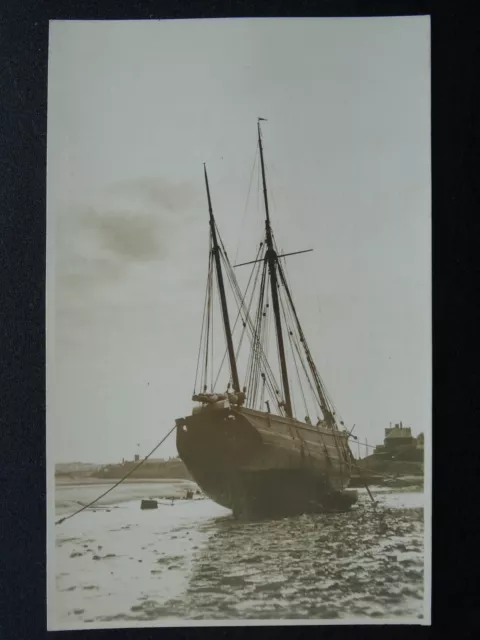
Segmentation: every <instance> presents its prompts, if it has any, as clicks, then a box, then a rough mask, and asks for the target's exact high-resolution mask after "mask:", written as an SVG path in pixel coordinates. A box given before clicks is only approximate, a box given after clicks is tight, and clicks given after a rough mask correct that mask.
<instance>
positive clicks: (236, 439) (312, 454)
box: [177, 403, 356, 517]
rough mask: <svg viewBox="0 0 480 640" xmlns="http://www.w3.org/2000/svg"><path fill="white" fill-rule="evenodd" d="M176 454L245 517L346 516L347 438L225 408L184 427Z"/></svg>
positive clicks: (350, 495)
mask: <svg viewBox="0 0 480 640" xmlns="http://www.w3.org/2000/svg"><path fill="white" fill-rule="evenodd" d="M177 449H178V452H179V455H180V457H181V459H182V460H183V462H184V463H185V465H186V466H187V468H188V470H189V472H190V473H191V475H192V477H193V478H194V479H195V481H196V482H197V483H198V485H199V486H200V487H201V489H202V490H203V491H204V493H205V494H206V495H207V496H209V497H210V498H211V499H212V500H214V501H215V502H217V503H218V504H221V505H222V506H224V507H226V508H229V509H231V510H232V511H233V512H234V514H235V515H237V516H238V517H272V516H285V515H295V514H299V513H312V512H321V511H332V510H347V509H348V508H350V506H351V505H352V504H353V503H354V502H356V493H355V492H354V491H346V489H347V488H348V484H349V481H350V475H351V467H350V464H349V463H348V462H347V460H349V459H350V457H349V455H348V450H347V439H346V436H345V435H343V434H341V433H338V432H333V431H330V430H327V429H316V428H313V427H311V426H309V425H306V424H303V423H300V422H298V421H296V420H292V419H288V418H283V417H280V416H275V415H271V414H266V413H262V412H259V411H253V410H250V409H245V408H235V409H231V408H224V407H223V404H222V403H218V404H216V405H210V406H209V407H207V408H205V409H203V410H202V411H199V412H198V413H195V414H194V415H192V416H189V417H187V418H182V419H181V420H178V421H177Z"/></svg>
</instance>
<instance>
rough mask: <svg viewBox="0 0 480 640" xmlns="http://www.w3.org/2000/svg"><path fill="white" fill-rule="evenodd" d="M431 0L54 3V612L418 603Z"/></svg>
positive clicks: (197, 614) (301, 617)
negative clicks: (288, 7)
mask: <svg viewBox="0 0 480 640" xmlns="http://www.w3.org/2000/svg"><path fill="white" fill-rule="evenodd" d="M430 131H431V130H430V18H429V17H428V16H415V17H414V16H412V17H408V16H407V17H385V18H379V17H375V18H328V19H327V18H311V19H303V18H302V19H299V18H297V19H290V18H288V19H283V18H282V19H279V18H278V19H277V18H269V19H266V18H265V19H264V18H262V19H221V20H220V19H215V20H214V19H212V20H138V21H130V20H125V21H114V20H111V21H107V20H105V21H75V20H72V21H52V22H50V28H49V61H48V136H47V291H46V309H47V312H46V334H47V345H46V349H47V352H46V353H47V362H46V376H47V398H46V404H47V438H46V443H47V451H46V455H47V574H48V575H47V622H48V629H49V630H66V629H104V628H116V627H162V626H163V627H164V626H212V625H219V626H220V625H221V626H225V625H275V624H278V625H286V624H287V625H288V624H291V625H293V624H295V625H302V624H303V625H321V624H330V625H332V624H338V625H341V624H383V625H385V624H417V625H429V624H430V604H431V603H430V582H431V575H430V573H431V544H430V542H431V435H432V408H431V405H432V328H431V324H432V323H431V277H432V270H431V175H430V172H431V144H430V136H431V132H430Z"/></svg>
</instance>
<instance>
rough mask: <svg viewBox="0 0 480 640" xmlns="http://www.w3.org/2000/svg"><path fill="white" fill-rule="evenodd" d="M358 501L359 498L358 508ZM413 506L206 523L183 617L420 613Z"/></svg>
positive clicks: (417, 523) (417, 513)
mask: <svg viewBox="0 0 480 640" xmlns="http://www.w3.org/2000/svg"><path fill="white" fill-rule="evenodd" d="M362 506H363V505H362ZM422 518H423V510H422V509H395V510H393V509H387V510H382V511H380V512H378V513H374V512H372V510H371V509H368V508H359V509H357V510H355V511H353V512H352V513H350V514H330V515H317V516H301V517H298V518H288V519H284V520H279V521H276V522H272V521H270V522H256V523H238V522H235V521H233V520H232V519H230V518H221V519H217V520H216V521H214V522H213V523H207V524H205V525H203V526H204V528H206V529H210V530H212V529H213V530H214V533H213V535H211V537H210V538H209V540H208V544H207V547H206V549H205V550H203V551H201V552H200V553H199V554H198V558H197V559H196V561H195V566H194V571H193V575H192V577H191V579H190V581H189V585H188V589H187V594H186V607H185V612H184V613H185V615H187V616H188V617H192V618H197V619H202V618H205V619H209V618H210V619H221V618H253V619H261V618H276V619H278V618H290V619H293V618H310V619H325V618H327V619H333V618H339V617H342V618H349V617H355V618H358V617H389V618H393V617H397V616H399V617H404V616H410V617H420V614H421V608H422V601H423V526H422Z"/></svg>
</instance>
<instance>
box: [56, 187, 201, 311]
mask: <svg viewBox="0 0 480 640" xmlns="http://www.w3.org/2000/svg"><path fill="white" fill-rule="evenodd" d="M192 197H193V189H192V188H191V187H189V186H188V185H185V184H183V185H182V184H180V185H172V184H168V183H167V182H165V181H164V180H160V179H156V178H155V179H150V178H143V179H137V180H132V181H124V182H119V183H116V184H114V185H112V186H111V187H110V188H108V189H107V190H105V191H103V192H102V193H100V194H99V195H98V196H97V198H96V199H95V202H93V203H90V204H88V205H83V206H79V205H77V206H71V207H69V208H67V209H65V210H64V211H62V212H61V214H60V215H58V216H57V217H56V220H55V236H56V251H57V257H56V268H57V287H58V288H59V293H60V295H61V298H62V299H64V300H65V301H66V302H67V303H68V300H69V299H70V300H71V299H72V298H73V297H74V296H76V297H77V298H78V296H86V295H88V294H89V293H92V292H93V291H94V290H97V289H98V288H99V287H103V286H107V285H110V284H112V283H114V282H116V281H118V280H120V279H121V278H122V277H124V276H125V274H126V271H127V270H128V269H129V268H131V267H132V266H134V265H140V264H145V263H148V262H153V261H159V260H163V259H165V258H166V257H167V256H168V254H169V250H170V247H172V245H174V244H175V235H176V231H177V229H178V228H179V226H180V225H181V226H182V227H184V226H185V224H184V223H185V218H187V217H188V208H189V205H190V203H191V201H192Z"/></svg>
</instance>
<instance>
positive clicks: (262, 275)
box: [176, 118, 357, 518]
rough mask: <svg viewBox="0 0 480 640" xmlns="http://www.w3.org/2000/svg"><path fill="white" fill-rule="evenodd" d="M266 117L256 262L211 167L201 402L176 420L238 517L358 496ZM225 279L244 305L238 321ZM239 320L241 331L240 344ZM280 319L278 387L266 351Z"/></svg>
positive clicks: (189, 459)
mask: <svg viewBox="0 0 480 640" xmlns="http://www.w3.org/2000/svg"><path fill="white" fill-rule="evenodd" d="M261 120H263V118H259V119H258V123H257V133H258V137H257V156H256V158H257V157H258V156H259V159H260V167H261V182H262V187H263V189H262V190H263V205H264V214H265V232H264V237H263V239H262V241H261V242H260V244H259V247H258V251H257V255H256V257H255V259H254V260H252V261H250V262H246V263H242V264H240V265H235V266H232V264H231V263H230V260H229V257H228V254H227V252H226V250H225V247H224V245H223V241H222V239H221V236H220V233H219V230H218V227H217V224H216V221H215V218H214V214H213V208H212V199H211V194H210V187H209V181H208V175H207V169H206V166H205V165H204V178H205V187H206V196H207V202H208V211H209V234H210V247H209V253H208V274H207V290H206V294H205V305H204V314H203V323H202V331H201V338H200V350H199V354H198V360H197V376H196V380H195V388H194V392H193V396H192V401H193V402H195V403H196V405H195V406H194V408H193V410H192V414H191V415H189V416H186V417H182V418H179V419H177V420H176V441H177V449H178V453H179V456H180V458H181V459H182V460H183V462H184V463H185V465H186V467H187V468H188V470H189V472H190V474H191V475H192V477H193V479H194V480H195V481H196V483H197V484H198V485H199V487H200V488H201V489H202V491H203V492H204V493H205V494H206V495H207V496H208V497H210V498H211V499H212V500H213V501H215V502H216V503H218V504H220V505H222V506H224V507H226V508H229V509H231V510H232V511H233V514H234V515H235V516H236V517H241V518H252V517H253V518H255V517H276V516H288V515H295V514H302V513H312V512H322V511H330V510H334V511H339V510H340V511H342V510H348V509H349V508H350V507H351V506H352V504H354V503H355V502H356V500H357V494H356V492H355V491H352V490H348V485H349V481H350V477H351V475H352V465H354V459H353V456H352V453H351V451H350V448H349V444H348V440H349V436H350V434H349V432H348V430H347V429H345V427H344V424H343V421H341V420H340V419H339V416H338V414H337V411H336V409H335V406H334V404H333V401H332V400H331V398H330V396H329V394H328V392H327V390H326V387H325V385H324V383H323V380H322V378H321V376H320V374H319V372H318V369H317V367H316V365H315V362H314V359H313V356H312V353H311V351H310V349H309V346H308V343H307V340H306V337H305V334H304V331H303V329H302V325H301V322H300V319H299V315H298V313H297V309H296V307H295V304H294V300H293V295H292V291H291V288H290V286H289V282H288V279H287V272H286V266H285V257H286V256H287V255H294V254H296V253H304V252H305V251H297V252H292V253H288V254H285V253H282V252H279V250H278V248H277V245H276V241H275V236H274V233H273V229H272V224H271V220H270V209H269V198H268V192H267V181H266V172H265V160H264V150H263V142H262V131H261V124H260V121H261ZM259 173H260V171H259ZM308 251H310V249H309V250H308ZM245 265H251V268H252V271H251V274H250V280H249V283H248V285H247V286H246V288H245V291H244V292H243V293H242V290H241V288H240V285H239V282H238V279H237V277H236V273H237V272H235V268H236V267H240V266H245ZM215 275H216V278H215ZM215 280H216V283H217V290H218V298H219V303H220V311H221V318H222V324H223V333H224V336H225V342H226V349H225V352H224V353H225V356H224V361H225V359H226V357H227V356H228V363H229V380H228V384H227V385H226V386H225V387H223V389H221V388H218V386H217V385H218V378H219V375H217V377H216V379H215V380H214V378H213V375H212V371H213V369H212V366H213V365H212V363H211V360H212V341H213V337H214V330H213V320H212V318H213V316H212V308H213V298H214V291H215V287H214V283H215ZM226 281H227V282H228V283H229V285H230V288H231V291H232V293H233V297H234V298H235V301H236V303H237V307H238V313H237V319H236V322H235V325H234V326H233V327H232V324H231V319H230V313H229V305H228V301H227V293H226ZM250 291H251V293H250ZM254 302H255V303H256V304H254ZM255 306H256V310H255ZM252 307H253V309H254V313H252ZM237 325H238V326H239V328H240V331H241V335H240V337H239V340H238V344H237V346H235V344H234V330H235V328H236V327H237ZM272 325H273V326H274V328H275V335H276V340H275V342H276V351H277V355H278V363H279V366H278V371H277V377H278V375H279V380H280V384H279V383H278V382H277V379H276V375H275V372H274V369H273V368H272V366H271V364H270V360H269V357H268V345H269V343H270V340H269V338H270V336H269V327H271V326H272ZM245 335H247V336H248V338H249V351H248V360H247V366H246V374H245V379H244V382H245V383H244V384H243V385H241V383H240V375H239V369H240V367H239V353H240V349H241V347H242V343H243V342H244V341H243V338H244V336H245ZM288 347H290V349H288ZM224 361H222V364H223V362H224ZM292 363H293V366H292ZM209 367H210V385H209V384H208V383H209ZM289 368H290V370H289ZM291 369H294V371H293V372H292V370H291ZM199 371H200V372H201V375H200V380H199ZM295 373H296V374H297V377H298V379H299V382H300V395H301V396H302V399H303V400H304V401H305V402H304V407H302V408H304V411H302V412H301V415H300V416H299V415H297V414H298V413H299V409H297V411H296V410H295V404H294V397H293V392H292V380H293V376H294V374H295ZM302 380H303V384H302ZM197 383H199V386H198V387H197ZM305 388H306V389H307V391H309V392H310V401H311V402H313V403H314V408H313V410H312V408H311V404H310V408H309V405H308V404H307V402H306V400H305ZM266 398H267V399H266Z"/></svg>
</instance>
